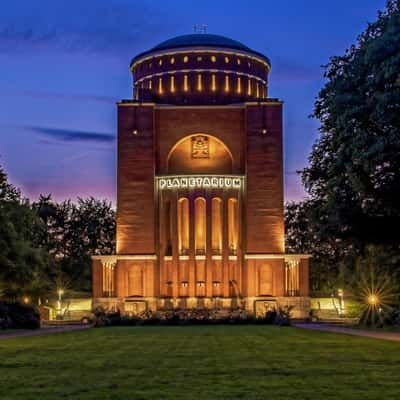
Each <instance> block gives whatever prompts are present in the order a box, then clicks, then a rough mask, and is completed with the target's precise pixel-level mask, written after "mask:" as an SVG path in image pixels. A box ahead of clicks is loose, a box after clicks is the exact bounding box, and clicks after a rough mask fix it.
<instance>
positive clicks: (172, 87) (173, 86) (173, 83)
mask: <svg viewBox="0 0 400 400" xmlns="http://www.w3.org/2000/svg"><path fill="white" fill-rule="evenodd" d="M171 92H172V93H173V92H175V77H174V76H173V75H171Z"/></svg>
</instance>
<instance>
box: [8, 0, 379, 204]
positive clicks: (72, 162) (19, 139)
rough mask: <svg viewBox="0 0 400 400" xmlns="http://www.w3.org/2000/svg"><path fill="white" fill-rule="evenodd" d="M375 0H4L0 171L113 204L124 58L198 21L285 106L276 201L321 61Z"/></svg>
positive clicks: (292, 170)
mask: <svg viewBox="0 0 400 400" xmlns="http://www.w3.org/2000/svg"><path fill="white" fill-rule="evenodd" d="M384 4H385V1H384V0H376V1H367V0H346V1H344V0H336V1H321V0H281V1H272V0H253V1H252V0H250V1H238V0H235V1H232V0H231V1H225V0H221V1H217V0H213V1H210V0H202V1H178V0H175V1H172V0H171V1H136V0H80V1H76V0H68V1H66V0H51V1H49V0H36V1H32V0H13V1H11V0H3V1H2V7H1V13H0V164H1V165H3V166H4V167H5V169H6V171H7V172H8V174H9V178H10V180H11V182H12V183H14V184H16V185H18V186H19V187H21V189H22V191H23V193H24V195H26V196H28V197H30V198H32V199H35V198H37V197H38V195H39V194H40V193H43V194H48V193H51V194H52V195H53V197H54V198H55V199H57V200H62V199H65V198H72V199H76V197H78V196H80V197H86V196H94V197H98V198H108V199H110V200H112V201H114V199H115V183H116V171H115V162H116V157H115V150H116V149H115V132H116V106H115V102H116V101H118V100H119V99H122V98H130V97H131V85H132V79H131V76H130V72H129V63H130V60H131V58H132V57H133V56H134V55H135V54H137V53H138V52H140V51H143V50H146V49H148V48H149V47H152V46H154V45H155V44H157V43H159V42H161V41H163V40H165V39H168V38H170V37H173V36H176V35H181V34H187V33H192V32H193V25H194V24H203V23H205V24H207V26H208V28H207V31H208V33H214V34H220V35H225V36H228V37H231V38H233V39H236V40H239V41H241V42H243V43H244V44H246V45H248V46H249V47H251V48H253V49H255V50H257V51H260V52H262V53H264V54H266V55H267V56H268V57H269V58H270V59H271V62H272V71H271V76H270V93H269V94H270V96H271V97H279V98H280V99H282V100H284V102H285V106H284V121H285V122H284V128H285V133H284V134H285V181H286V187H285V195H286V200H298V199H301V198H302V197H303V196H304V191H303V189H302V186H301V182H300V178H299V177H298V175H297V174H296V171H297V170H300V169H302V168H303V167H304V166H305V165H306V164H307V157H308V154H309V152H310V150H311V147H312V144H313V143H314V141H315V140H316V138H317V137H318V131H317V129H318V121H316V120H313V119H310V118H308V116H309V114H310V113H311V112H312V109H313V103H314V100H315V97H316V95H317V94H318V91H319V89H320V88H321V87H322V85H323V83H324V80H323V70H322V69H321V65H323V64H326V63H327V62H328V60H329V57H331V56H333V55H341V54H343V52H344V51H345V49H346V48H348V47H349V46H350V45H351V44H352V43H354V42H355V40H356V37H357V35H358V34H359V33H360V32H361V31H362V30H364V29H365V27H366V24H367V22H368V21H373V20H374V19H375V18H376V14H377V10H378V9H382V8H383V7H384Z"/></svg>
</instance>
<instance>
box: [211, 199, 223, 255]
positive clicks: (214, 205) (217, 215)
mask: <svg viewBox="0 0 400 400" xmlns="http://www.w3.org/2000/svg"><path fill="white" fill-rule="evenodd" d="M211 226H212V233H211V244H212V252H213V254H215V255H220V254H221V253H222V200H221V199H220V198H219V197H214V198H213V199H212V201H211Z"/></svg>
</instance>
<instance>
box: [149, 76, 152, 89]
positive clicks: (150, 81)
mask: <svg viewBox="0 0 400 400" xmlns="http://www.w3.org/2000/svg"><path fill="white" fill-rule="evenodd" d="M152 88H153V81H152V80H151V79H149V89H150V90H151V89H152Z"/></svg>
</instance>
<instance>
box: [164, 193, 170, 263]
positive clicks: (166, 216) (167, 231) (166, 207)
mask: <svg viewBox="0 0 400 400" xmlns="http://www.w3.org/2000/svg"><path fill="white" fill-rule="evenodd" d="M164 221H165V225H164V227H165V230H164V234H165V255H166V256H172V243H171V203H170V202H169V200H166V201H165V202H164Z"/></svg>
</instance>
